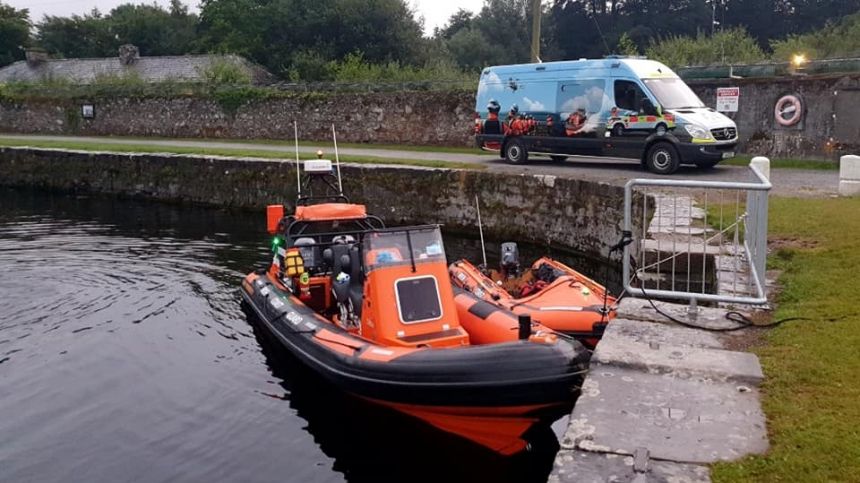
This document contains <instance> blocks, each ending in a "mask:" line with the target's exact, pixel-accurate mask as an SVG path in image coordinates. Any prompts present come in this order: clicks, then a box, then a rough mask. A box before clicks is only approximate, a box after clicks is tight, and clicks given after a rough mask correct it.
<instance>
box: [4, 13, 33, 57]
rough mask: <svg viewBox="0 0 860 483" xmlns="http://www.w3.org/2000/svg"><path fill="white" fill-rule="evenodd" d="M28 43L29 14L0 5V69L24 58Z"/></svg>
mask: <svg viewBox="0 0 860 483" xmlns="http://www.w3.org/2000/svg"><path fill="white" fill-rule="evenodd" d="M29 42H30V12H29V11H28V10H27V9H26V8H23V9H21V10H18V9H15V8H14V7H11V6H9V5H6V4H3V3H0V67H2V66H4V65H6V64H11V63H12V62H15V61H16V60H21V59H23V58H24V49H23V47H25V46H27V44H28V43H29Z"/></svg>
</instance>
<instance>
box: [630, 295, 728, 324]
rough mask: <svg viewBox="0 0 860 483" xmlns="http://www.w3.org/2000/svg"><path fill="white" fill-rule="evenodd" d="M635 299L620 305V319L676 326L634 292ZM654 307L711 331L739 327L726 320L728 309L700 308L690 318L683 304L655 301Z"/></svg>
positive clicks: (632, 298)
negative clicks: (694, 315) (693, 316)
mask: <svg viewBox="0 0 860 483" xmlns="http://www.w3.org/2000/svg"><path fill="white" fill-rule="evenodd" d="M633 295H634V296H633V297H625V298H624V299H622V300H621V302H620V303H619V304H618V310H617V314H618V318H621V319H633V320H644V321H648V322H659V323H661V324H670V325H671V324H674V323H673V322H672V321H670V320H669V319H667V318H666V317H664V316H663V315H661V314H660V313H658V312H657V311H656V310H654V308H653V307H652V306H651V303H649V302H648V300H646V299H644V298H637V297H638V295H639V294H638V293H636V292H634V293H633ZM654 305H656V306H657V307H659V308H660V310H661V311H663V312H665V313H667V314H669V315H671V316H672V317H674V318H676V319H678V320H681V321H684V322H688V323H691V324H694V325H697V326H700V327H704V328H709V329H726V328H735V327H739V324H737V323H736V322H732V321H731V320H729V319H727V318H726V312H727V310H726V309H722V308H716V307H701V306H700V307H698V308H697V312H696V317H695V318H694V319H693V318H690V317H689V315H688V313H687V311H688V309H689V307H688V306H687V305H683V304H673V303H669V302H661V301H659V300H654Z"/></svg>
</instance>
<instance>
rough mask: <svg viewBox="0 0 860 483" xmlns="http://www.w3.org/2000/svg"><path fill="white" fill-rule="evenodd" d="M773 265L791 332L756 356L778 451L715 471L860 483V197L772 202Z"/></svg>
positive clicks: (739, 476)
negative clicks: (778, 273)
mask: <svg viewBox="0 0 860 483" xmlns="http://www.w3.org/2000/svg"><path fill="white" fill-rule="evenodd" d="M770 203H771V205H770V234H769V237H770V240H771V243H772V244H773V245H774V252H773V253H772V255H771V256H770V257H769V264H770V265H771V266H775V267H778V268H780V269H782V270H783V274H782V276H781V278H780V282H781V284H782V286H783V291H782V293H781V294H780V296H779V301H778V309H777V311H776V314H775V317H776V318H777V319H779V318H783V317H793V316H801V317H809V318H810V319H812V320H810V321H795V322H788V323H786V324H784V325H781V326H779V327H777V328H775V329H773V330H771V331H769V332H768V333H767V335H766V344H765V345H763V346H762V347H760V348H758V349H757V350H756V352H757V354H758V355H759V357H760V358H761V363H762V366H763V368H764V372H765V374H766V376H767V377H766V379H765V382H764V386H763V388H762V389H763V391H762V392H763V396H764V398H763V406H764V411H765V414H766V415H767V419H768V431H769V433H770V442H771V449H770V451H769V452H768V453H767V454H766V455H764V456H756V457H750V458H746V459H744V460H741V461H738V462H733V463H720V464H717V465H715V466H714V471H713V479H714V481H715V482H737V481H744V482H747V481H749V482H759V481H774V482H788V481H857V479H858V475H860V382H858V381H860V304H858V301H857V294H858V293H860V278H858V273H857V267H860V244H858V241H857V240H858V239H860V198H840V199H812V200H810V199H796V198H771V202H770Z"/></svg>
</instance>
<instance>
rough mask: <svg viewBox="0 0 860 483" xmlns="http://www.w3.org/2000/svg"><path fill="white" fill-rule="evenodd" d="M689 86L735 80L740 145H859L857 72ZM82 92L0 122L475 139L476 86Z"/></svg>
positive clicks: (49, 129) (767, 148)
mask: <svg viewBox="0 0 860 483" xmlns="http://www.w3.org/2000/svg"><path fill="white" fill-rule="evenodd" d="M690 85H691V87H692V88H693V90H695V91H696V93H697V94H698V95H699V97H701V98H702V100H703V101H704V102H705V103H706V104H708V105H711V106H713V105H715V104H716V93H715V91H716V88H717V87H730V86H737V87H740V92H741V94H740V111H739V112H737V113H734V114H732V115H731V117H733V118H734V119H735V121H736V122H737V123H738V127H739V133H740V138H741V144H740V151H743V152H748V153H755V154H759V155H767V156H771V157H813V158H835V157H837V156H838V155H840V154H846V153H849V154H850V153H851V152H852V150H854V151H856V149H857V147H858V146H857V145H858V144H860V142H858V138H860V116H857V115H855V114H854V113H856V112H860V75H857V74H855V75H842V76H838V75H829V76H791V77H781V78H768V79H733V80H729V79H724V80H713V81H695V82H691V83H690ZM785 94H795V95H798V96H799V97H800V98H801V99H802V100H803V102H804V106H805V109H804V111H805V112H804V116H803V119H802V120H801V122H800V123H799V124H797V125H796V126H792V127H788V128H785V127H781V126H779V124H778V123H777V122H776V121H775V119H774V105H775V104H776V101H777V100H778V99H779V98H780V97H781V96H783V95H785ZM83 102H84V101H82V100H77V101H73V100H49V99H33V100H27V101H14V102H13V101H10V100H0V132H18V133H36V134H79V135H117V136H161V137H192V138H194V137H204V138H250V139H286V140H292V138H293V128H292V121H293V119H296V120H298V121H299V129H300V132H299V136H300V137H301V138H302V139H306V140H310V139H314V140H327V139H330V137H331V133H330V129H331V127H330V126H331V124H333V123H334V124H336V125H337V126H338V136H339V140H341V141H344V142H357V143H363V142H368V143H394V144H415V145H437V146H468V145H471V144H472V135H471V132H472V126H473V124H472V122H473V117H472V116H473V112H474V102H475V101H474V93H472V92H466V91H458V92H434V91H428V92H379V93H305V94H295V95H291V96H289V97H285V98H276V99H267V100H256V101H251V102H249V103H247V104H245V105H242V106H239V107H238V108H235V109H229V108H225V107H224V104H223V103H219V102H217V101H216V100H212V99H206V98H201V97H196V96H188V97H172V98H152V97H144V98H135V97H118V98H100V99H94V100H91V101H86V102H92V103H93V104H94V105H95V113H96V114H95V118H94V119H82V118H81V116H80V105H81V104H82V103H83Z"/></svg>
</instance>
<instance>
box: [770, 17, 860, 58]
mask: <svg viewBox="0 0 860 483" xmlns="http://www.w3.org/2000/svg"><path fill="white" fill-rule="evenodd" d="M771 48H772V49H773V59H774V60H777V61H782V62H787V61H789V60H791V58H792V57H793V56H794V55H795V54H804V55H806V57H807V58H809V59H813V60H814V59H825V58H828V57H829V58H833V57H854V56H857V55H860V12H858V13H856V14H854V15H849V16H847V17H845V18H843V19H842V20H840V21H839V22H837V23H830V24H828V25H825V26H824V27H823V28H822V29H820V30H817V31H814V32H809V33H806V34H802V35H791V36H789V37H788V38H786V39H782V40H774V41H771Z"/></svg>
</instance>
